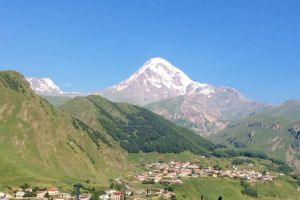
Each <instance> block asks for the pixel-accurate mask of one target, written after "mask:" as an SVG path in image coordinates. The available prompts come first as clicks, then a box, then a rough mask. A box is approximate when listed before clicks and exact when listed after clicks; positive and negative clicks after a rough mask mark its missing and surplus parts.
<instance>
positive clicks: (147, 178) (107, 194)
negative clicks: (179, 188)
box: [0, 161, 276, 200]
mask: <svg viewBox="0 0 300 200" xmlns="http://www.w3.org/2000/svg"><path fill="white" fill-rule="evenodd" d="M142 167H143V169H144V170H145V172H143V173H140V174H136V175H133V176H130V180H131V181H132V183H133V182H138V183H139V184H142V185H149V187H148V189H141V188H135V189H132V188H131V187H129V185H130V181H129V182H127V183H124V182H122V181H120V180H118V181H119V183H120V184H123V185H125V188H126V189H123V190H122V191H118V190H115V189H114V188H109V189H107V190H105V191H102V192H101V193H100V194H99V195H98V196H97V197H96V199H99V200H124V199H132V200H135V199H136V200H138V199H149V198H148V197H153V196H161V197H164V198H166V199H171V198H172V197H175V193H174V192H173V189H171V188H172V187H170V186H175V185H181V184H183V182H184V178H188V177H189V178H204V177H213V178H220V177H229V178H237V179H243V180H246V181H248V182H267V181H273V180H274V179H275V178H276V176H275V175H271V174H270V173H269V172H257V171H254V170H239V169H238V168H237V167H235V166H234V165H233V166H232V168H231V169H226V170H222V169H220V168H218V167H201V166H200V165H197V164H194V163H191V162H175V161H172V162H169V163H166V162H154V163H148V164H142ZM128 183H129V184H128ZM154 184H160V186H161V188H160V189H158V188H157V187H156V188H151V185H154ZM94 198H95V197H94ZM7 199H45V200H46V199H51V200H68V199H78V200H90V199H92V194H89V193H85V194H81V195H78V196H76V195H75V194H70V193H67V192H63V191H60V190H59V189H58V188H55V187H53V188H49V189H40V190H37V189H35V190H34V189H32V188H30V187H28V188H26V187H24V188H23V190H20V191H16V192H15V194H13V195H11V194H5V193H3V192H0V200H7Z"/></svg>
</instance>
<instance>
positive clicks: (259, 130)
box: [212, 101, 300, 169]
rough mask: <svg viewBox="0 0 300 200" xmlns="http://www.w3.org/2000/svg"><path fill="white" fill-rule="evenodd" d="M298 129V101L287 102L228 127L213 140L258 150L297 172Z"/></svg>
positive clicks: (299, 114)
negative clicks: (280, 160)
mask: <svg viewBox="0 0 300 200" xmlns="http://www.w3.org/2000/svg"><path fill="white" fill-rule="evenodd" d="M299 126H300V101H289V102H286V103H285V104H283V105H281V106H279V107H277V108H274V109H271V110H269V111H265V112H262V113H259V114H256V115H253V116H251V117H248V118H246V119H244V120H242V121H240V122H238V123H235V124H232V125H230V126H228V127H227V128H226V129H224V130H223V131H221V132H220V133H219V134H217V135H216V136H213V137H212V140H213V141H215V142H217V143H222V144H226V145H231V146H235V147H237V148H241V149H250V150H259V151H262V152H265V153H267V154H269V155H271V156H273V157H276V158H280V159H284V160H286V161H288V162H290V163H291V164H293V165H295V166H296V168H298V169H300V137H299V136H300V132H299V129H298V128H297V127H299ZM297 134H299V135H297Z"/></svg>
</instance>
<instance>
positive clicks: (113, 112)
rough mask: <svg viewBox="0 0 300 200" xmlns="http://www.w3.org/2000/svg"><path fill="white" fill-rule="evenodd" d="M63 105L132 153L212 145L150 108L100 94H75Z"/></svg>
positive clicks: (196, 149)
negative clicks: (75, 95)
mask: <svg viewBox="0 0 300 200" xmlns="http://www.w3.org/2000/svg"><path fill="white" fill-rule="evenodd" d="M62 109H63V110H64V111H67V112H69V113H71V114H72V115H73V116H74V117H76V118H78V119H80V120H82V121H83V122H85V123H86V124H88V125H89V126H91V127H93V128H94V129H95V130H99V131H104V132H106V133H108V134H109V135H110V136H111V137H112V138H114V139H115V140H116V141H118V142H119V143H120V145H121V146H122V147H123V148H124V149H126V150H127V151H128V152H131V153H137V152H139V151H142V152H153V151H157V152H160V153H167V152H169V153H178V152H183V151H186V150H189V151H191V152H193V153H196V154H205V153H209V151H210V150H212V149H213V148H214V145H213V144H212V143H210V142H209V141H207V140H206V139H204V138H202V137H199V136H197V135H196V134H194V133H193V132H191V131H189V130H187V129H185V128H181V127H178V126H176V125H175V124H173V123H171V122H169V121H168V120H166V119H164V118H162V117H160V116H158V115H156V114H154V113H152V112H151V111H148V110H146V109H144V108H141V107H138V106H134V105H130V104H126V103H113V102H110V101H108V100H106V99H105V98H102V97H100V96H96V95H93V96H88V97H76V98H74V99H72V100H71V101H68V102H67V103H66V104H64V105H63V106H62Z"/></svg>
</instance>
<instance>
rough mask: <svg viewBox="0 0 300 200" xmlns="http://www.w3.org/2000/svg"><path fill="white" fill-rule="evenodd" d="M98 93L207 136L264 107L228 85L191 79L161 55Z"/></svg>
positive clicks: (264, 105) (264, 106)
mask: <svg viewBox="0 0 300 200" xmlns="http://www.w3.org/2000/svg"><path fill="white" fill-rule="evenodd" d="M99 94H101V95H103V96H104V97H106V98H108V99H110V100H112V101H123V102H128V103H133V104H137V105H141V106H145V108H147V109H149V110H151V111H153V112H155V113H157V114H159V115H162V116H164V117H165V118H167V119H169V120H171V121H172V122H175V123H176V124H178V125H180V126H183V127H186V128H189V129H191V130H193V131H195V132H196V133H198V134H199V135H202V136H209V135H211V134H215V133H216V132H217V131H219V130H222V129H223V128H225V127H226V126H227V124H228V123H229V122H232V121H235V120H238V119H240V118H242V117H245V116H248V115H250V114H253V113H255V112H259V111H262V110H264V109H265V108H267V107H268V105H266V104H262V103H258V102H255V101H252V100H249V99H247V98H246V97H245V96H243V95H242V94H241V93H240V92H238V91H237V90H235V89H232V88H228V87H217V86H214V85H212V84H207V83H200V82H195V81H192V80H191V79H190V78H189V77H188V76H187V75H186V74H184V73H183V72H182V71H181V70H179V69H178V68H176V67H174V66H173V65H172V64H171V63H169V62H168V61H166V60H164V59H162V58H152V59H150V60H148V61H146V62H145V63H144V64H143V66H142V67H141V68H140V69H139V70H138V71H137V72H135V73H134V74H133V75H132V76H130V77H129V78H128V79H127V80H125V81H122V82H121V83H119V84H117V85H115V86H112V87H110V88H108V89H106V90H104V91H102V92H100V93H99Z"/></svg>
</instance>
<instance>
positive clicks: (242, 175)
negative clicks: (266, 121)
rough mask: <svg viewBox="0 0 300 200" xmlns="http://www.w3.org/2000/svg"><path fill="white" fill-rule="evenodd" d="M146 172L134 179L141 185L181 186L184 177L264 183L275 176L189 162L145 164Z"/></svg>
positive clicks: (233, 167) (267, 173)
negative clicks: (219, 178)
mask: <svg viewBox="0 0 300 200" xmlns="http://www.w3.org/2000/svg"><path fill="white" fill-rule="evenodd" d="M145 168H146V169H147V170H148V171H147V172H144V173H142V174H138V175H136V176H135V178H136V179H137V180H138V181H140V182H142V183H151V182H153V183H168V184H182V178H184V177H194V178H196V177H208V176H211V177H215V178H217V177H230V178H239V179H244V180H247V181H249V182H265V181H273V180H274V178H275V176H274V175H271V174H270V173H269V172H265V173H262V172H257V171H254V170H238V169H237V168H236V167H235V166H232V169H227V170H222V169H220V168H218V167H204V168H201V167H200V166H199V165H197V164H193V163H190V162H174V161H172V162H170V163H163V162H155V163H150V164H145Z"/></svg>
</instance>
